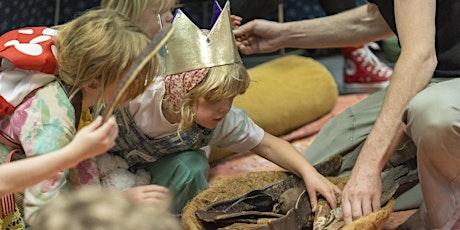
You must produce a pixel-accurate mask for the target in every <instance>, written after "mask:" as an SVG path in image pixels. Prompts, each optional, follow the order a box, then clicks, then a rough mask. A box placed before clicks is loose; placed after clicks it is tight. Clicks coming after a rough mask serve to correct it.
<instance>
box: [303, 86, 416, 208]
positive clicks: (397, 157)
mask: <svg viewBox="0 0 460 230" xmlns="http://www.w3.org/2000/svg"><path fill="white" fill-rule="evenodd" d="M385 92H386V91H385V90H382V91H379V92H377V93H374V94H372V95H370V96H369V97H367V98H366V99H364V100H363V101H361V102H359V103H358V104H356V105H354V106H352V107H350V108H348V109H346V110H345V111H343V112H342V113H341V114H339V115H337V116H335V117H334V118H332V119H331V120H330V121H328V122H327V123H326V125H324V127H323V128H322V129H321V131H320V132H319V133H318V136H317V137H315V140H314V141H313V143H312V144H311V145H310V146H309V147H308V149H307V150H306V151H305V153H304V158H305V159H307V160H308V161H309V162H310V163H311V164H312V165H315V164H317V163H319V162H322V161H324V160H326V159H327V158H329V157H330V156H332V155H336V154H340V155H347V154H351V155H355V156H357V154H359V152H360V150H361V147H362V144H363V143H364V141H365V140H366V138H367V136H368V134H369V132H370V131H371V129H372V126H373V125H374V122H375V120H376V118H377V115H378V113H379V112H380V109H381V107H382V104H383V99H384V97H385ZM415 154H416V148H415V146H414V144H413V142H412V140H411V139H410V138H409V137H405V138H404V140H403V141H401V144H400V146H399V148H398V150H397V151H396V153H395V154H393V156H392V157H391V158H390V160H389V162H388V164H387V167H391V166H396V165H399V164H402V163H404V162H405V161H407V160H408V159H410V158H412V157H414V156H415ZM353 165H354V161H353V162H352V163H351V164H347V165H346V167H343V168H342V169H341V171H342V174H346V172H349V171H350V170H351V168H352V167H353ZM421 202H422V195H421V191H420V186H415V187H414V188H412V189H410V190H408V191H407V192H405V193H403V194H402V195H400V196H399V197H398V199H396V203H395V210H406V209H412V208H418V207H419V206H420V203H421Z"/></svg>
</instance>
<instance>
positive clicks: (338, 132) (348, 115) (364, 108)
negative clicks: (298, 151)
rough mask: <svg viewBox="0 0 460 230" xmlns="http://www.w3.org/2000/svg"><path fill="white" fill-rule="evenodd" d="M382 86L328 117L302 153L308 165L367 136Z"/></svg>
mask: <svg viewBox="0 0 460 230" xmlns="http://www.w3.org/2000/svg"><path fill="white" fill-rule="evenodd" d="M384 96H385V90H382V91H380V92H377V93H374V94H372V95H369V97H367V98H365V99H364V100H362V101H361V102H359V103H357V104H356V105H354V106H352V107H350V108H348V109H346V110H345V111H343V112H342V113H340V114H339V115H337V116H335V117H334V118H332V119H331V120H330V121H328V122H327V123H326V124H325V125H324V127H322V128H321V130H320V132H319V133H318V136H316V137H315V140H314V141H313V143H311V145H310V146H309V147H308V149H307V150H306V151H305V153H304V158H305V159H307V160H308V161H309V162H310V163H311V164H312V165H315V164H317V163H319V162H322V161H324V160H326V159H327V158H329V157H330V156H333V155H336V154H341V155H345V154H347V153H349V152H351V151H353V150H354V149H355V148H356V147H358V146H359V145H360V144H361V143H362V142H364V140H365V139H366V138H367V135H368V134H369V132H370V130H371V128H372V126H373V125H374V122H375V119H376V118H377V115H378V113H379V112H380V109H381V107H382V104H383V98H384Z"/></svg>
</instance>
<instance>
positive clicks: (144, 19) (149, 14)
mask: <svg viewBox="0 0 460 230" xmlns="http://www.w3.org/2000/svg"><path fill="white" fill-rule="evenodd" d="M174 4H175V1H174V0H168V6H167V7H165V8H166V9H167V10H165V11H164V12H158V7H157V6H156V5H155V4H151V5H150V6H148V7H147V8H146V9H145V11H144V13H143V14H142V15H141V17H140V22H139V25H140V27H141V28H142V29H143V30H144V31H145V33H147V35H148V36H149V37H150V38H153V36H155V34H157V33H158V31H159V30H160V29H161V26H160V22H159V19H158V15H160V17H161V23H162V25H163V26H165V25H168V24H171V20H172V17H173V15H172V12H171V10H172V9H173V7H174Z"/></svg>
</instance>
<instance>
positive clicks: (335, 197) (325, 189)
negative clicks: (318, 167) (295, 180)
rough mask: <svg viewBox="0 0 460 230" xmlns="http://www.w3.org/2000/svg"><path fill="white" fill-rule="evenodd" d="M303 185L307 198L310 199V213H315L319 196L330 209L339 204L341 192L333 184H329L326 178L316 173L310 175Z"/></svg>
mask: <svg viewBox="0 0 460 230" xmlns="http://www.w3.org/2000/svg"><path fill="white" fill-rule="evenodd" d="M304 181H305V185H306V186H307V192H308V196H309V197H310V203H311V207H312V211H313V212H314V211H316V206H317V204H318V198H317V196H318V195H319V194H321V195H322V196H323V197H324V198H325V199H326V200H327V202H329V204H330V205H331V208H336V207H337V205H338V204H340V200H341V195H342V192H341V190H340V189H339V187H337V186H336V185H335V184H333V183H332V182H330V181H329V180H328V179H326V177H324V176H323V175H321V174H319V173H318V172H315V173H312V174H310V175H309V176H308V178H306V180H305V179H304Z"/></svg>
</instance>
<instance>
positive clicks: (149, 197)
mask: <svg viewBox="0 0 460 230" xmlns="http://www.w3.org/2000/svg"><path fill="white" fill-rule="evenodd" d="M168 191H169V190H168V188H166V187H163V186H160V185H154V184H152V185H144V186H139V187H134V188H130V189H128V190H126V191H125V194H126V195H127V196H128V197H129V198H131V199H132V200H134V201H136V202H138V203H141V204H149V205H157V206H158V205H160V206H163V207H166V208H169V205H170V202H171V198H170V196H169V193H168Z"/></svg>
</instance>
